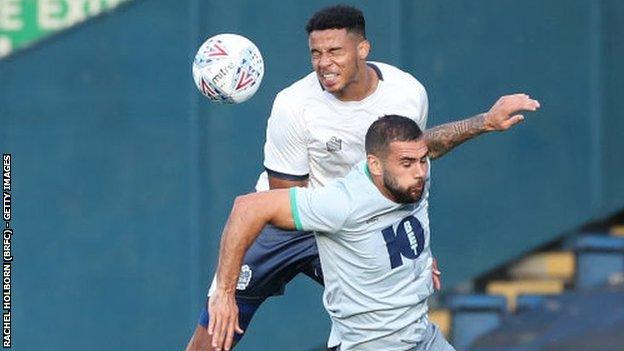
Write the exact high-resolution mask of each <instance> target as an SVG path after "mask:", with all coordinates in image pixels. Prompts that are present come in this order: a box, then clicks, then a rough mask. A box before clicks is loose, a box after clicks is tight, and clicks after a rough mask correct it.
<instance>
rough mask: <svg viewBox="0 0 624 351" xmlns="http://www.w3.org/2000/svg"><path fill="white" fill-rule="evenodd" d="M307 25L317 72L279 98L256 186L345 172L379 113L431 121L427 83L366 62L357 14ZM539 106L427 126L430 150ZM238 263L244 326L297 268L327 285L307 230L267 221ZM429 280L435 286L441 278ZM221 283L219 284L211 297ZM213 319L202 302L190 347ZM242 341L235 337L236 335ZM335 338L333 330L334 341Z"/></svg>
mask: <svg viewBox="0 0 624 351" xmlns="http://www.w3.org/2000/svg"><path fill="white" fill-rule="evenodd" d="M306 30H307V32H308V35H309V36H308V39H309V47H310V53H311V58H312V66H313V68H314V72H312V73H310V74H308V75H307V76H306V77H304V78H303V79H301V80H299V81H297V82H295V83H294V84H293V85H291V86H290V87H288V88H286V89H284V90H282V91H281V92H280V93H279V94H278V95H277V97H276V98H275V101H274V104H273V109H272V111H271V116H270V118H269V120H268V125H267V140H266V144H265V147H264V153H265V160H264V166H265V169H266V172H264V173H263V174H262V175H261V176H260V178H259V180H258V183H257V185H256V190H258V191H262V190H268V189H269V188H270V189H278V188H289V187H293V186H307V187H311V188H315V187H318V186H323V185H326V184H328V182H330V181H332V180H335V179H337V178H339V177H343V176H345V175H346V174H347V173H348V171H349V170H350V169H351V168H352V167H353V166H354V165H355V164H357V163H358V162H360V161H362V160H363V159H364V158H365V151H364V135H365V132H366V130H367V129H368V127H369V126H370V125H371V123H372V122H373V121H375V120H376V119H377V118H378V117H379V116H383V115H388V114H397V115H403V116H408V117H409V118H411V119H413V120H414V121H415V122H416V123H417V124H418V125H419V127H420V128H421V129H422V130H425V127H426V123H427V112H428V101H427V94H426V91H425V88H424V87H423V86H422V84H420V82H418V80H416V79H415V78H414V77H413V76H412V75H410V74H409V73H406V72H404V71H401V70H400V69H398V68H396V67H393V66H391V65H388V64H383V63H379V62H368V61H367V57H368V53H369V50H370V43H369V42H368V40H366V35H365V22H364V16H363V14H362V12H361V11H359V10H357V9H355V8H353V7H350V6H333V7H329V8H325V9H323V10H321V11H319V12H317V13H316V14H314V16H313V17H312V18H311V19H310V20H309V22H308V24H307V27H306ZM538 106H539V104H538V103H537V101H535V100H532V99H531V98H530V97H529V96H527V95H525V94H516V95H510V96H506V97H503V98H501V99H499V101H497V102H496V104H494V106H492V108H491V109H490V110H489V111H488V112H487V113H482V114H478V115H476V116H474V117H471V118H468V119H465V120H461V121H458V122H453V123H447V124H444V125H441V126H437V127H435V128H432V129H429V130H425V132H424V139H425V141H426V143H427V146H428V150H429V155H428V156H429V157H430V158H432V159H434V158H437V157H440V156H442V155H443V154H445V153H446V152H448V151H449V150H450V149H452V148H454V147H455V146H457V145H459V144H461V143H462V142H464V141H466V140H468V139H471V138H473V137H475V136H477V135H479V134H482V133H485V132H488V131H495V130H499V131H500V130H506V129H508V128H510V127H511V126H513V125H515V124H517V123H519V122H520V121H522V119H523V117H522V115H519V114H517V112H518V111H522V110H535V109H536V108H537V107H538ZM425 201H426V200H425ZM241 268H242V269H241V274H240V279H239V281H238V283H237V291H236V301H237V303H238V308H239V311H240V316H239V319H240V321H241V325H242V326H243V328H244V329H246V328H247V326H248V324H249V323H250V321H251V318H252V316H253V314H254V313H255V311H256V310H257V308H258V307H259V306H260V305H261V304H262V303H263V301H264V300H265V299H266V298H268V297H271V296H275V295H280V294H282V293H283V291H284V287H285V285H286V284H287V283H288V282H289V281H290V280H292V278H294V277H295V276H296V275H297V274H299V273H304V274H306V275H308V276H309V277H311V278H312V279H314V280H315V281H317V282H319V283H320V284H323V275H322V269H321V266H320V261H319V257H318V249H317V245H316V243H315V240H314V236H313V234H312V233H311V232H307V231H297V232H290V233H285V232H284V231H282V230H280V229H279V228H275V227H274V226H267V227H266V228H264V230H263V232H262V233H261V235H260V237H259V238H258V240H257V241H256V242H255V243H254V244H253V246H252V247H251V248H250V250H249V251H248V252H247V254H246V256H245V259H244V262H243V265H242V267H241ZM434 272H435V270H434ZM433 279H434V283H435V284H439V281H438V280H437V279H436V276H435V275H434V276H433ZM215 288H216V285H215V281H214V280H213V284H212V286H211V288H210V292H209V295H210V294H211V293H212V291H214V289H215ZM209 319H210V317H209V314H208V311H207V309H206V306H204V308H203V310H202V313H201V316H200V319H199V321H198V325H197V327H196V329H195V332H194V334H193V336H192V337H191V340H190V341H189V344H188V346H187V350H189V351H190V350H204V351H205V350H212V349H213V348H212V347H211V346H210V345H211V337H210V335H208V333H207V325H208V322H209ZM240 337H241V335H240V334H237V335H236V338H235V341H236V340H238V339H240ZM339 341H340V340H339V336H338V335H337V333H336V331H335V330H334V329H332V333H331V336H330V342H329V345H330V346H334V345H337V344H338V343H339Z"/></svg>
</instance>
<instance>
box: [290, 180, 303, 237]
mask: <svg viewBox="0 0 624 351" xmlns="http://www.w3.org/2000/svg"><path fill="white" fill-rule="evenodd" d="M288 194H289V196H290V210H291V212H292V216H293V220H294V221H295V229H297V230H303V225H301V218H300V217H299V209H298V208H297V188H295V187H293V188H290V190H289V191H288Z"/></svg>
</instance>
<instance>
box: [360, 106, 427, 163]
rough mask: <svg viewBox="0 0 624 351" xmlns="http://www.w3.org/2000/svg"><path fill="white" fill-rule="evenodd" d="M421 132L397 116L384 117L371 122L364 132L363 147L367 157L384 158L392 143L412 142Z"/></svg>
mask: <svg viewBox="0 0 624 351" xmlns="http://www.w3.org/2000/svg"><path fill="white" fill-rule="evenodd" d="M422 135H423V132H422V130H421V129H420V127H418V124H416V122H415V121H414V120H413V119H411V118H407V117H404V116H399V115H386V116H383V117H380V118H379V119H378V120H376V121H375V122H373V124H371V126H370V127H369V128H368V131H367V132H366V139H365V141H364V147H365V148H366V154H367V155H376V156H384V155H385V154H386V153H387V152H388V146H389V145H390V143H391V142H393V141H414V140H418V139H420V138H421V137H422Z"/></svg>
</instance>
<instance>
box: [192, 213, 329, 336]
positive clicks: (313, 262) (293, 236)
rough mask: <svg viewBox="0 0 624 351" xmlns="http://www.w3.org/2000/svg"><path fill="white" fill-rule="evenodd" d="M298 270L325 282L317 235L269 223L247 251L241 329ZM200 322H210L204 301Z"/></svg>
mask: <svg viewBox="0 0 624 351" xmlns="http://www.w3.org/2000/svg"><path fill="white" fill-rule="evenodd" d="M299 273H303V274H305V275H307V276H308V277H310V278H312V279H313V280H315V281H316V282H318V283H319V284H321V285H322V284H323V273H322V271H321V261H320V260H319V256H318V249H317V247H316V240H315V239H314V234H312V233H311V232H302V231H286V230H281V229H279V228H276V227H274V226H270V225H269V226H266V227H265V228H264V229H263V230H262V232H260V235H259V236H258V238H257V239H256V241H255V242H254V243H253V244H252V245H251V247H250V248H249V250H248V251H247V254H246V255H245V258H244V260H243V266H242V268H241V274H240V276H239V280H238V285H237V289H236V301H237V303H238V308H239V311H240V315H239V323H240V324H241V328H243V329H245V328H246V327H247V325H248V324H249V321H250V320H251V317H252V316H253V314H254V312H255V311H256V309H257V308H258V307H259V306H260V305H261V304H262V302H264V300H265V299H266V298H268V297H271V296H276V295H282V294H283V293H284V290H285V288H286V284H288V283H289V282H290V281H291V280H292V279H293V278H294V277H295V276H296V275H297V274H299ZM199 324H201V325H203V326H207V325H208V313H207V311H206V306H205V304H204V307H203V310H202V315H201V316H200V319H199Z"/></svg>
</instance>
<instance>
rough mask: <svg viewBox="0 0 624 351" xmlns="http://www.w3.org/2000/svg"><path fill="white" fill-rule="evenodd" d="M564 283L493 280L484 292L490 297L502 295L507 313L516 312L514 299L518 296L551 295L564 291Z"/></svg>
mask: <svg viewBox="0 0 624 351" xmlns="http://www.w3.org/2000/svg"><path fill="white" fill-rule="evenodd" d="M564 288H565V282H564V281H563V280H561V279H521V280H511V281H503V280H495V281H492V282H490V283H489V284H488V285H487V287H486V292H487V293H488V294H492V295H503V296H505V297H506V298H507V308H508V309H509V311H515V310H516V298H517V297H518V296H519V295H524V294H533V295H553V294H560V293H562V292H563V291H564Z"/></svg>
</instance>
